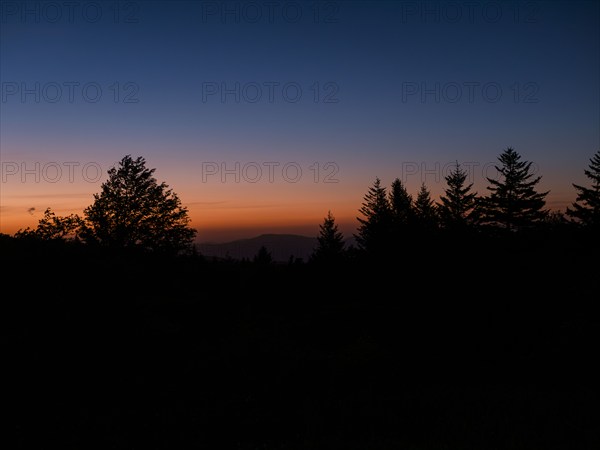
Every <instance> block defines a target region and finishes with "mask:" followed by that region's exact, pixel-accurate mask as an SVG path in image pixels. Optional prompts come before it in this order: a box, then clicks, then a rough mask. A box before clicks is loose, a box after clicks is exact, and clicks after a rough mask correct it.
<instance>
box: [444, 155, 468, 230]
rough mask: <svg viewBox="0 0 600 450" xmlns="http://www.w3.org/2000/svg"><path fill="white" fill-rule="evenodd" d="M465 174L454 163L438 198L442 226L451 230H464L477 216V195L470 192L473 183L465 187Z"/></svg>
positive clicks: (458, 165)
mask: <svg viewBox="0 0 600 450" xmlns="http://www.w3.org/2000/svg"><path fill="white" fill-rule="evenodd" d="M467 175H468V174H467V172H466V171H464V170H462V169H461V167H460V164H458V162H456V166H455V167H454V170H452V171H451V172H450V173H449V174H448V175H446V177H445V180H446V184H447V187H446V189H444V194H445V195H442V196H441V197H440V200H441V203H440V204H438V211H439V216H440V220H441V222H442V225H443V226H444V227H445V228H447V229H451V230H464V229H466V228H468V227H469V226H472V225H473V224H474V222H475V220H476V215H477V208H476V202H477V193H476V192H472V191H471V188H472V187H473V183H471V184H469V185H467V186H465V182H466V180H467Z"/></svg>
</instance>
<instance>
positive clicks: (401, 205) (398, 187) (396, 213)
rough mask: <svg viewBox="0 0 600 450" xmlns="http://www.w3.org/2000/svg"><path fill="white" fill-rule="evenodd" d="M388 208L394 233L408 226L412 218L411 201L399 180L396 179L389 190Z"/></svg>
mask: <svg viewBox="0 0 600 450" xmlns="http://www.w3.org/2000/svg"><path fill="white" fill-rule="evenodd" d="M390 206H391V209H392V218H393V222H394V228H395V231H399V229H402V228H406V227H407V226H409V225H410V224H411V223H412V221H413V219H414V217H413V215H414V214H413V199H412V196H411V195H410V194H409V193H408V192H407V191H406V187H405V186H404V184H402V181H400V179H399V178H396V179H395V180H394V181H393V183H392V187H391V190H390Z"/></svg>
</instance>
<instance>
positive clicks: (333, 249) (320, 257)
mask: <svg viewBox="0 0 600 450" xmlns="http://www.w3.org/2000/svg"><path fill="white" fill-rule="evenodd" d="M317 242H318V245H317V248H316V249H315V251H314V253H313V255H312V259H313V261H316V262H328V263H329V262H336V261H339V260H340V259H341V258H342V257H343V255H344V236H343V234H342V233H341V232H340V231H339V229H338V226H337V224H336V223H335V217H333V214H331V211H329V212H328V213H327V217H325V219H324V220H323V224H321V225H319V236H317Z"/></svg>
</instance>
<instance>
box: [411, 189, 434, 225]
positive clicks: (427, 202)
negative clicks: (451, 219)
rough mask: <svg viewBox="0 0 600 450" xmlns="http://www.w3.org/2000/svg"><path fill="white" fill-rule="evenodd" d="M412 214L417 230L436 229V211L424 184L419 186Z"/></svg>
mask: <svg viewBox="0 0 600 450" xmlns="http://www.w3.org/2000/svg"><path fill="white" fill-rule="evenodd" d="M414 212H415V223H416V225H417V226H418V227H419V230H421V231H431V230H433V229H434V228H436V227H437V223H438V215H437V210H436V207H435V203H434V202H433V200H432V199H431V194H430V193H429V190H428V189H427V186H425V183H422V184H421V189H420V190H419V193H418V195H417V199H416V200H415V206H414Z"/></svg>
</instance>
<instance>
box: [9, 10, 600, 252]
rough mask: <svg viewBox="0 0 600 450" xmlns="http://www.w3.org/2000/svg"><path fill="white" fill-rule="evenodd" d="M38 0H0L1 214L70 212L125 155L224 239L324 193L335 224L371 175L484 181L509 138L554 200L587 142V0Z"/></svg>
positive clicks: (597, 48)
mask: <svg viewBox="0 0 600 450" xmlns="http://www.w3.org/2000/svg"><path fill="white" fill-rule="evenodd" d="M48 3H49V2H36V1H27V2H15V1H2V2H0V5H1V8H0V11H1V14H2V15H1V16H0V27H1V28H0V30H1V31H0V81H1V83H2V99H1V106H0V108H1V111H0V159H1V162H2V180H1V181H2V184H1V190H0V204H1V210H0V232H4V233H14V232H15V231H16V230H17V229H19V228H24V227H26V226H35V224H36V223H37V221H38V220H39V218H40V217H41V215H42V213H43V211H44V209H45V208H46V207H52V208H53V209H54V210H55V211H56V212H57V213H59V214H67V213H70V212H78V213H81V211H82V209H83V208H84V207H86V206H87V205H89V204H90V203H91V201H92V194H93V193H95V192H98V191H99V190H100V184H101V182H102V181H103V180H105V179H106V174H105V172H106V170H108V169H109V168H110V167H111V166H112V165H113V164H114V163H115V162H116V161H118V160H120V159H121V158H122V157H123V156H124V155H126V154H131V155H133V156H144V157H145V158H146V160H147V162H148V165H149V166H150V167H155V168H156V169H157V170H156V174H155V175H156V178H157V179H158V180H159V181H165V182H167V183H168V184H169V185H170V186H171V187H172V188H173V189H174V190H175V191H176V192H177V193H178V194H179V196H180V198H181V199H182V201H183V203H184V204H185V205H187V206H188V208H189V211H190V216H191V218H192V226H194V227H195V228H197V229H198V231H199V233H198V239H199V240H200V241H223V240H230V239H234V238H240V237H251V236H254V235H256V234H260V233H268V232H275V233H280V232H293V233H299V234H305V235H316V233H317V232H318V224H319V223H321V222H322V219H323V217H324V216H325V215H326V214H327V211H328V210H329V209H331V210H332V212H333V214H334V215H335V216H336V218H337V220H338V222H339V224H340V225H341V228H342V230H343V231H344V232H345V234H346V235H349V234H351V233H352V232H354V230H355V228H356V221H355V217H356V216H357V210H358V208H359V207H360V204H361V201H362V197H363V195H364V193H365V192H366V190H367V189H368V187H369V186H370V185H371V184H372V182H373V180H374V179H375V177H376V176H378V177H380V178H381V179H382V181H383V182H384V184H386V185H389V184H390V183H391V182H392V180H393V179H394V178H395V177H400V178H403V179H404V181H405V182H406V184H407V186H408V189H409V191H410V192H411V193H413V194H415V193H416V191H417V189H418V187H419V185H420V183H421V182H422V181H425V182H426V184H427V185H428V187H429V188H430V189H431V191H432V194H433V195H434V196H435V197H436V198H437V196H438V195H439V193H440V192H441V191H442V189H443V187H444V183H443V174H444V173H443V172H444V168H447V167H448V165H449V164H451V163H452V162H454V161H456V160H458V161H459V162H461V163H466V164H467V166H468V167H472V174H473V181H474V182H475V187H476V189H477V190H478V191H479V192H480V193H485V191H486V189H485V186H486V185H487V184H486V182H485V178H484V175H485V174H487V175H488V176H493V175H494V173H495V172H494V170H493V169H490V165H491V164H493V163H494V162H495V161H496V158H497V156H498V154H499V153H500V152H501V151H502V150H503V149H504V148H506V147H507V146H512V147H514V148H515V149H516V150H517V151H518V152H519V153H521V154H522V156H523V157H524V159H526V160H530V161H534V162H535V164H536V169H537V170H538V171H539V173H540V174H541V175H543V179H542V183H541V187H540V188H541V189H545V190H548V189H549V190H551V193H550V194H549V196H548V198H547V199H548V206H549V207H551V208H554V209H558V208H562V209H564V207H565V206H566V204H568V202H570V201H572V200H573V199H574V190H573V189H572V186H571V183H572V182H577V183H584V184H585V183H586V179H585V177H584V175H583V170H584V168H585V167H586V166H587V164H588V160H589V158H590V157H591V156H592V155H593V154H594V153H595V152H596V151H597V150H598V149H600V131H599V130H600V69H599V65H600V2H597V1H568V2H567V1H565V2H561V1H552V2H461V1H457V2H418V1H409V2H402V1H382V2H377V1H338V2H322V3H319V7H318V9H317V10H315V3H314V2H312V1H310V2H308V1H306V2H305V1H300V2H276V3H277V4H276V5H273V6H270V3H269V2H262V1H258V2H254V3H252V5H251V6H245V5H246V2H236V1H228V2H201V1H194V2H186V1H169V2H159V1H139V2H120V3H115V2H113V1H110V2H97V3H94V2H73V3H74V6H73V7H72V8H73V9H71V10H70V9H69V8H68V7H67V6H64V4H63V2H55V3H53V4H52V5H50V6H47V5H48ZM50 3H52V2H50ZM271 3H272V2H271ZM56 5H58V7H57V6H56ZM97 5H100V9H98V7H97ZM115 5H118V6H117V7H116V10H115ZM99 13H101V17H100V16H98V14H99ZM117 13H118V14H117ZM257 14H259V15H260V17H258V16H257ZM298 14H301V17H299V18H298ZM36 83H38V85H39V88H36ZM236 83H239V90H238V94H239V101H236V98H235V97H236V94H235V91H236ZM317 85H318V88H317ZM57 86H59V87H60V88H61V90H62V94H60V95H59V92H58V91H57V89H56V87H57ZM69 86H71V88H69ZM83 86H86V90H85V92H84V91H83ZM257 86H258V87H260V88H261V90H262V95H261V96H260V97H258V96H257V92H258V91H257V89H256V88H257ZM269 86H271V88H269ZM284 86H285V90H284V89H283V87H284ZM222 87H225V88H226V89H228V90H229V91H231V92H229V93H226V95H225V97H224V98H222V96H221V94H222V92H221V91H222ZM298 87H299V88H300V89H301V96H300V97H299V98H297V99H296V100H297V101H293V100H294V97H295V96H296V95H297V92H298V91H297V88H298ZM97 88H100V90H101V92H102V96H101V97H100V98H99V99H98V100H97V101H93V100H94V97H95V95H96V90H97ZM24 89H25V90H28V92H25V93H24ZM69 89H72V94H73V95H72V98H70V95H69V94H70V92H69ZM211 89H212V90H213V91H214V90H215V89H216V90H217V92H216V93H215V94H213V95H209V93H210V92H212V91H211ZM270 89H272V92H270ZM458 89H460V91H459V90H458ZM498 89H500V90H498ZM423 90H425V93H424V95H422V94H423ZM116 94H118V95H117V97H118V98H117V97H116ZM270 94H272V97H271V98H270ZM317 94H318V96H317ZM38 95H39V98H36V96H38ZM436 96H438V98H437V99H436ZM236 163H239V170H237V171H236ZM222 164H225V165H226V167H227V168H229V169H230V171H231V173H229V174H226V175H225V179H224V180H223V179H222V173H221V167H222ZM268 164H272V166H271V167H273V172H272V177H273V178H272V180H270V179H269V178H270V175H271V174H269V170H268ZM275 164H278V165H275ZM286 165H287V166H286ZM257 166H259V167H262V174H261V176H257V175H258V174H257V172H256V167H257ZM284 166H286V167H287V170H286V171H284V170H283V167H284ZM57 167H60V168H61V173H59V172H58V171H57ZM69 167H71V169H69ZM317 167H318V173H317V170H316V169H317ZM84 168H85V169H84ZM298 168H300V169H301V170H302V173H301V175H299V174H297V169H298ZM24 169H25V170H24ZM98 169H100V171H101V173H99V174H98V173H97V170H98ZM208 169H212V170H213V171H214V170H215V169H217V170H218V172H217V173H216V174H213V175H210V174H209V173H208V172H207V170H208ZM488 169H489V170H488ZM236 172H237V175H238V176H239V182H237V181H236V180H235V176H236ZM298 175H299V176H298ZM36 177H38V178H39V179H37V180H36ZM286 177H287V179H286ZM315 177H316V179H315ZM255 178H257V179H256V180H255V182H252V181H253V180H252V179H255ZM294 178H297V181H296V182H291V181H293V179H294ZM326 180H327V181H334V182H325V181H326ZM32 208H34V209H32Z"/></svg>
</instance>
